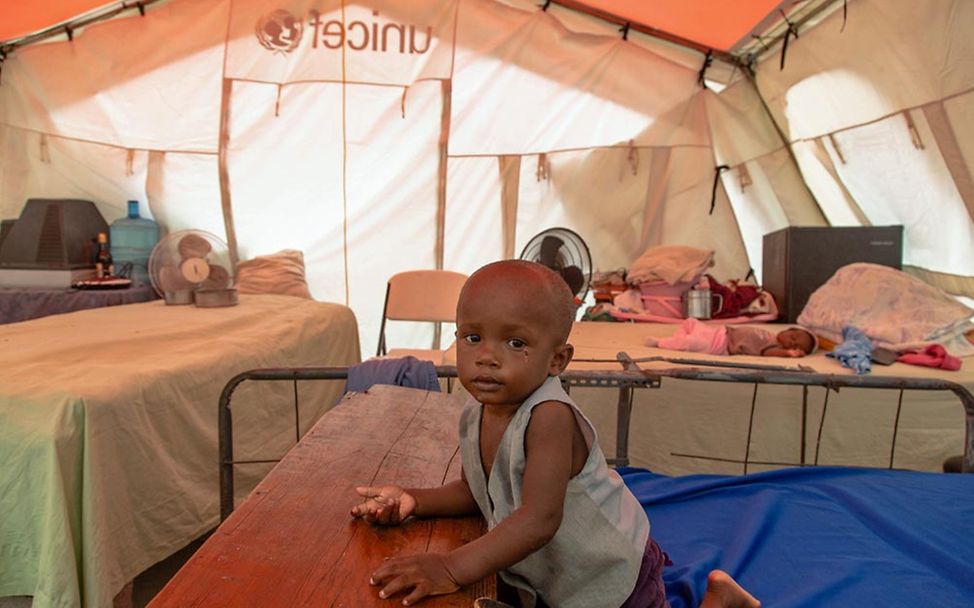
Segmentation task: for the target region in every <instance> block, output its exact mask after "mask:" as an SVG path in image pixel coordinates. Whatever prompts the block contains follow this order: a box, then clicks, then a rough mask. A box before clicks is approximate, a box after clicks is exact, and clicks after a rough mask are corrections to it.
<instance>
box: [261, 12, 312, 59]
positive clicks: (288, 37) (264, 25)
mask: <svg viewBox="0 0 974 608" xmlns="http://www.w3.org/2000/svg"><path fill="white" fill-rule="evenodd" d="M303 27H304V26H303V24H302V23H301V20H300V19H297V18H295V17H294V15H292V14H291V13H289V12H287V11H285V10H283V9H278V10H276V11H274V12H273V13H270V14H267V15H264V16H263V17H261V18H260V19H258V20H257V26H256V27H255V28H254V31H255V33H256V34H257V41H258V42H260V44H261V46H263V47H264V48H265V49H267V50H269V51H274V52H275V53H290V52H291V51H293V50H294V49H296V48H298V43H300V42H301V32H302V28H303Z"/></svg>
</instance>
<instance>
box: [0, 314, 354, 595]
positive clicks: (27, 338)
mask: <svg viewBox="0 0 974 608" xmlns="http://www.w3.org/2000/svg"><path fill="white" fill-rule="evenodd" d="M359 360H360V356H359V341H358V329H357V325H356V321H355V317H354V315H353V314H352V312H351V310H349V309H348V308H346V307H344V306H340V305H336V304H326V303H321V302H314V301H310V300H305V299H300V298H294V297H290V296H246V295H241V296H240V305H239V306H235V307H230V308H210V309H203V308H196V307H193V306H166V305H165V304H163V303H162V302H161V301H156V302H149V303H145V304H133V305H127V306H117V307H111V308H100V309H95V310H85V311H80V312H75V313H71V314H66V315H57V316H52V317H45V318H42V319H36V320H32V321H27V322H23V323H14V324H10V325H2V326H0V463H2V468H0V596H5V595H32V596H34V606H35V608H38V607H43V606H78V605H80V604H81V603H82V602H84V605H86V606H110V605H111V601H112V598H113V597H114V595H115V594H116V593H117V592H118V591H119V590H120V589H121V588H122V587H123V586H124V585H125V584H126V583H127V582H128V581H130V580H131V579H132V578H133V577H134V576H135V575H136V574H138V573H140V572H141V571H143V570H145V569H146V568H147V567H149V566H150V565H152V564H153V563H155V562H157V561H159V560H161V559H163V558H165V557H167V556H168V555H170V554H172V553H173V552H175V551H176V550H178V549H179V548H181V547H182V546H184V545H185V544H187V543H188V542H189V541H191V540H193V539H194V538H196V537H198V536H199V535H200V534H202V533H203V532H205V531H206V530H208V529H210V528H212V527H214V526H215V525H216V523H217V520H218V511H219V479H218V459H217V402H218V399H219V395H220V391H221V390H222V388H223V386H224V385H225V384H226V383H227V381H228V380H229V379H230V378H231V377H233V376H234V375H236V374H237V373H239V372H241V371H244V370H247V369H252V368H258V367H285V366H299V365H319V366H320V365H351V364H354V363H357V362H358V361H359ZM342 388H343V384H342V383H340V382H316V383H301V384H300V386H299V391H300V395H301V403H302V421H301V422H302V424H301V426H302V431H303V430H306V429H307V428H308V427H310V425H311V424H312V423H313V422H314V421H315V420H317V418H318V417H319V416H320V415H321V414H323V413H324V412H325V411H326V410H327V409H329V408H330V407H331V405H332V404H333V403H334V402H335V400H336V399H337V398H338V397H339V396H340V395H341V392H342ZM292 391H293V387H292V385H291V383H289V382H285V383H274V384H270V383H263V384H260V385H258V384H255V383H245V384H243V385H241V387H240V388H239V389H238V390H237V392H236V393H235V394H234V399H233V402H232V403H233V412H234V435H235V444H234V445H235V454H234V455H235V457H237V458H248V457H249V458H276V457H280V455H282V454H283V453H284V452H285V451H286V450H287V449H288V447H289V446H290V445H291V444H292V443H293V442H294V423H293V407H292V405H291V404H292ZM267 470H269V466H267V465H263V466H260V467H256V468H251V469H246V468H243V469H241V470H240V473H241V474H238V475H237V481H238V489H239V490H240V492H242V493H244V492H246V491H248V489H249V487H251V486H252V485H253V483H254V481H256V478H257V477H259V476H261V475H263V474H265V473H266V471H267ZM248 478H249V479H248Z"/></svg>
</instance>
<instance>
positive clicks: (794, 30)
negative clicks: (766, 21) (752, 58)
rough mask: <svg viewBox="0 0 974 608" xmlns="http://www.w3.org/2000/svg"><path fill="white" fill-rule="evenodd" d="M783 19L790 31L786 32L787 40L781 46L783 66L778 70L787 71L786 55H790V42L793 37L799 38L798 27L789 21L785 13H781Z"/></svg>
mask: <svg viewBox="0 0 974 608" xmlns="http://www.w3.org/2000/svg"><path fill="white" fill-rule="evenodd" d="M781 18H782V19H784V20H785V23H787V24H788V29H787V30H786V31H785V40H784V42H782V44H781V65H780V66H779V68H778V69H779V70H783V69H785V55H786V54H787V53H788V41H789V40H791V37H792V36H794V37H795V38H798V26H797V25H795V24H794V23H792V22H791V21H789V20H788V17H786V16H785V13H784V11H781Z"/></svg>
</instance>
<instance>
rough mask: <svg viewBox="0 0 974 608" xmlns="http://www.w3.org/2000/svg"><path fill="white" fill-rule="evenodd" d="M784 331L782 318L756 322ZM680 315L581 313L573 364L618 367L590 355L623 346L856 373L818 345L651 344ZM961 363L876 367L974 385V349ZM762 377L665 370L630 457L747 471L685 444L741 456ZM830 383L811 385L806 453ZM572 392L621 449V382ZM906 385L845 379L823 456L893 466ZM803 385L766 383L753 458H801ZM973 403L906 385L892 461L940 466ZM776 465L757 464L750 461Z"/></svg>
mask: <svg viewBox="0 0 974 608" xmlns="http://www.w3.org/2000/svg"><path fill="white" fill-rule="evenodd" d="M757 326H759V327H765V328H767V329H769V330H771V331H780V330H781V329H782V328H783V326H781V325H757ZM675 329H676V326H675V325H667V324H654V323H576V324H575V327H574V329H573V331H572V335H571V338H570V341H571V342H572V344H573V345H574V346H575V359H576V361H575V362H574V363H573V364H572V365H571V367H570V369H619V366H618V365H615V364H613V363H585V362H583V361H581V360H582V359H592V358H601V359H614V358H615V356H616V353H618V352H620V351H624V352H626V353H628V354H629V355H630V356H631V357H633V358H639V357H649V356H669V357H683V358H687V357H692V358H694V359H702V360H710V361H714V362H720V361H728V360H730V361H733V362H735V363H748V362H749V363H755V364H759V365H779V366H787V367H796V366H798V365H803V366H808V367H811V368H813V369H814V370H815V371H817V372H820V373H826V374H840V375H854V374H853V373H852V372H851V370H848V369H846V368H843V367H842V366H841V365H839V363H838V362H837V361H836V360H835V359H832V358H828V357H826V356H825V353H822V352H819V353H816V354H813V355H811V356H808V357H803V358H800V359H784V358H777V357H744V356H734V357H730V358H728V357H717V356H707V355H699V354H695V353H683V352H676V351H669V350H665V349H659V348H652V347H648V346H645V345H644V340H645V338H646V337H648V336H654V337H663V336H668V335H670V334H672V333H673V332H674V331H675ZM962 361H963V367H962V368H961V370H960V371H956V372H950V371H944V370H939V369H931V368H926V367H919V366H915V365H907V364H904V363H895V364H893V365H891V366H888V367H887V366H881V365H876V364H874V365H873V371H872V374H873V375H877V376H907V377H913V378H941V379H946V380H951V381H953V382H957V383H959V384H962V385H964V386H965V387H966V388H967V389H968V390H969V391H972V392H974V357H966V358H964V359H963V360H962ZM641 365H642V366H643V367H644V368H646V369H653V368H665V367H673V365H672V364H670V363H666V362H653V363H644V364H641ZM753 394H754V385H753V384H737V383H725V382H704V381H690V380H676V379H671V378H664V379H663V383H662V387H661V388H660V389H637V390H636V391H635V399H634V406H633V413H632V422H631V427H630V428H631V432H630V437H629V456H630V459H631V464H633V465H636V466H642V467H646V468H649V469H652V470H655V471H658V472H661V473H667V474H672V475H683V474H690V473H741V472H743V469H744V467H743V465H742V464H740V463H737V462H722V461H715V460H707V459H703V458H690V457H686V456H679V455H676V454H692V455H700V456H707V457H711V458H720V459H726V460H731V461H742V460H744V457H745V452H746V451H747V437H748V432H749V417H750V409H751V400H752V396H753ZM825 394H826V391H825V389H823V388H819V387H810V388H809V392H808V404H809V407H808V415H807V426H806V435H805V439H806V448H805V460H806V462H812V461H814V459H815V449H816V441H817V435H818V425H819V420H820V418H821V413H822V408H823V403H824V400H825ZM572 396H573V397H574V398H575V399H576V401H577V402H578V403H579V405H580V406H581V408H582V410H583V411H584V412H585V414H586V415H587V416H589V417H590V418H591V419H592V421H593V422H594V423H595V425H596V428H597V429H598V431H599V441H600V442H601V443H602V446H603V449H604V450H605V451H606V454H607V455H610V456H611V455H613V454H614V452H615V432H616V430H615V429H616V424H615V420H616V408H615V406H616V402H617V399H618V393H617V391H615V390H607V389H601V388H598V389H596V388H588V389H583V388H576V389H573V390H572ZM898 399H899V391H898V390H887V389H882V390H881V389H852V388H843V389H841V390H840V392H839V393H838V394H836V393H835V392H832V393H831V394H830V395H829V398H828V408H827V409H828V411H827V415H826V419H825V424H824V429H823V432H822V438H821V443H820V446H819V449H818V462H819V464H842V465H861V466H878V467H885V466H888V465H889V459H890V451H891V440H892V437H893V427H894V421H895V418H896V410H897V402H898ZM801 404H802V388H801V387H800V386H780V385H779V386H774V385H767V384H765V385H760V386H759V387H758V392H757V401H756V410H755V417H754V423H753V427H752V428H751V429H750V433H751V447H750V454H749V460H751V461H766V462H780V463H789V464H798V463H799V462H800V459H801V450H802V447H801V424H802V420H801V418H802V407H801ZM964 432H965V431H964V410H963V407H962V406H961V403H960V401H959V400H958V399H957V397H956V396H955V395H954V394H953V393H951V392H947V391H917V390H908V391H906V392H905V393H904V397H903V407H902V411H901V414H900V419H899V427H898V432H897V439H896V448H895V455H894V460H893V466H894V467H896V468H909V469H916V470H931V471H939V470H940V468H941V463H942V461H943V459H944V458H946V457H948V456H954V455H959V454H961V453H963V450H964ZM769 468H776V467H775V466H773V465H760V464H751V465H749V466H748V471H749V472H753V471H759V470H765V469H769Z"/></svg>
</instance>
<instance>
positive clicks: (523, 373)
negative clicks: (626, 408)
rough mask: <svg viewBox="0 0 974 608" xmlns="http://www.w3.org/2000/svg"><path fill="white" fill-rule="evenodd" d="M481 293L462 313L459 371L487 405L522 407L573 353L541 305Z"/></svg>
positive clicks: (461, 307) (506, 295)
mask: <svg viewBox="0 0 974 608" xmlns="http://www.w3.org/2000/svg"><path fill="white" fill-rule="evenodd" d="M499 291H501V290H494V291H491V290H489V289H481V290H477V291H472V293H471V294H470V297H465V298H463V299H461V301H460V305H459V307H458V309H457V333H456V336H457V372H458V374H459V376H460V382H461V383H462V384H463V387H464V388H465V389H467V391H468V392H469V393H470V394H471V395H473V397H474V398H475V399H477V401H479V402H480V403H483V404H485V405H515V406H516V405H520V404H521V402H523V401H524V400H525V399H526V398H527V397H528V396H529V395H530V394H531V393H532V392H534V390H535V389H536V388H538V387H539V386H541V384H542V383H543V382H544V381H545V379H546V378H547V377H548V376H549V375H557V374H558V373H560V372H561V371H562V370H563V368H564V366H566V365H567V364H568V361H567V359H566V358H565V356H566V351H567V358H569V359H570V357H571V353H570V349H571V347H569V346H568V345H566V344H563V343H560V342H561V340H560V339H559V337H558V336H557V335H556V332H554V331H553V330H552V328H551V325H552V323H550V321H549V320H548V318H547V315H546V314H545V312H546V311H545V310H544V309H543V306H541V305H540V303H538V302H536V301H525V299H523V298H518V297H512V296H513V294H510V293H498V292H499Z"/></svg>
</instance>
